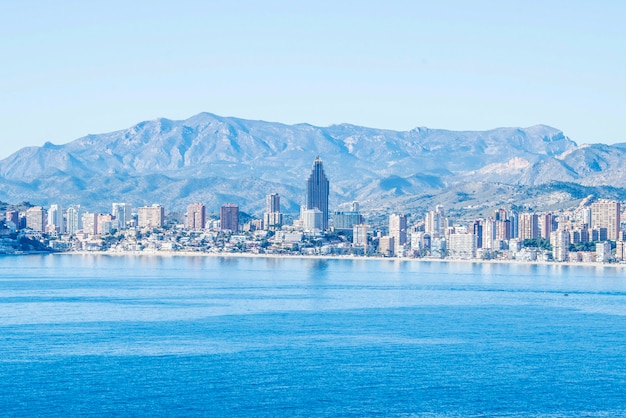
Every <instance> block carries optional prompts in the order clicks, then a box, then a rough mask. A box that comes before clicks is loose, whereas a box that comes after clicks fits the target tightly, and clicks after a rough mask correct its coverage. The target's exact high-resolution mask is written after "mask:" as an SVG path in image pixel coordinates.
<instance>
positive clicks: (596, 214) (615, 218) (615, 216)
mask: <svg viewBox="0 0 626 418" xmlns="http://www.w3.org/2000/svg"><path fill="white" fill-rule="evenodd" d="M620 212H621V206H620V203H619V202H616V201H610V200H601V201H599V202H594V203H592V204H591V229H592V230H597V231H600V230H601V229H602V228H606V239H608V240H609V241H617V239H618V238H619V231H620V222H621V219H620ZM602 238H604V237H601V238H600V239H602Z"/></svg>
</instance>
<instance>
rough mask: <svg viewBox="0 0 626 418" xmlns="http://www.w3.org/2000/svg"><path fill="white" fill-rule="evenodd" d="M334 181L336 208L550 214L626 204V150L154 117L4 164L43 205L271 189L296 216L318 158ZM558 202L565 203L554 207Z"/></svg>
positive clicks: (249, 206)
mask: <svg viewBox="0 0 626 418" xmlns="http://www.w3.org/2000/svg"><path fill="white" fill-rule="evenodd" d="M317 155H319V156H321V158H322V159H323V161H324V168H325V171H326V174H327V176H328V178H329V180H330V183H331V208H333V209H335V208H337V207H340V206H341V205H342V204H347V203H349V202H351V201H353V200H358V201H359V202H361V205H362V206H363V207H364V209H366V210H368V209H370V210H375V209H376V210H378V209H383V208H384V207H390V208H394V207H395V208H398V209H400V210H405V211H412V210H421V209H422V208H424V207H427V206H428V205H431V204H433V203H437V202H439V203H442V204H445V205H448V206H449V207H451V208H453V209H454V208H455V209H456V210H478V211H479V210H481V208H488V207H490V206H497V205H501V204H526V205H530V206H533V207H537V208H543V207H545V208H551V207H556V206H558V205H563V204H566V203H575V202H576V201H577V200H580V199H582V198H583V197H586V196H587V195H589V194H593V195H594V196H596V197H610V198H624V197H626V167H624V164H623V163H624V161H626V160H625V159H624V157H625V156H626V147H624V144H617V145H614V146H609V145H602V144H593V145H581V146H577V144H576V143H575V142H573V141H572V140H570V139H569V138H567V137H566V136H565V135H564V134H563V133H562V132H561V131H559V130H557V129H554V128H551V127H548V126H543V125H537V126H532V127H529V128H523V129H522V128H498V129H493V130H489V131H481V132H478V131H476V132H472V131H467V132H455V131H447V130H440V129H428V128H416V129H413V130H410V131H405V132H399V131H391V130H382V129H373V128H366V127H362V126H354V125H348V124H342V125H333V126H330V127H316V126H312V125H308V124H298V125H284V124H280V123H272V122H263V121H252V120H244V119H237V118H231V117H220V116H216V115H213V114H210V113H201V114H198V115H196V116H193V117H191V118H189V119H186V120H182V121H174V120H168V119H163V118H161V119H156V120H152V121H146V122H141V123H138V124H137V125H135V126H132V127H130V128H128V129H124V130H121V131H116V132H111V133H105V134H99V135H88V136H86V137H83V138H79V139H77V140H75V141H72V142H70V143H68V144H65V145H53V144H51V143H46V144H45V145H43V146H41V147H27V148H23V149H21V150H20V151H18V152H16V153H14V154H13V155H11V156H9V157H8V158H6V159H4V160H2V161H0V199H1V200H4V201H9V202H18V201H23V200H27V201H31V203H35V204H44V205H47V204H51V203H61V204H63V205H68V204H73V203H80V204H82V205H84V206H86V207H87V208H90V209H92V210H108V209H110V203H111V202H114V201H125V202H130V203H133V204H134V205H143V204H151V203H161V204H163V205H165V206H166V207H167V208H168V209H175V210H182V209H184V208H185V207H186V206H187V205H188V204H189V203H193V202H202V203H205V204H207V207H208V210H209V211H217V208H218V207H219V206H220V205H221V204H223V203H227V202H234V203H238V204H239V205H240V206H241V208H242V210H244V211H247V212H262V210H263V206H264V197H265V195H266V194H268V193H274V192H277V193H279V194H280V195H281V197H282V200H281V203H282V204H283V210H284V211H285V212H289V211H291V212H297V211H298V208H299V205H300V204H302V203H303V199H304V185H305V181H306V178H307V176H308V174H309V171H310V168H311V164H312V162H313V159H314V158H315V157H316V156H317ZM555 205H556V206H555Z"/></svg>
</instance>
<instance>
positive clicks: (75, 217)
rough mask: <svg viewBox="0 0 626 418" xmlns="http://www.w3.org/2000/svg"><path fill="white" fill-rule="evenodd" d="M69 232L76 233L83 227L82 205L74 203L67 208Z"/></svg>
mask: <svg viewBox="0 0 626 418" xmlns="http://www.w3.org/2000/svg"><path fill="white" fill-rule="evenodd" d="M66 217H67V233H68V234H70V235H75V234H76V233H77V232H78V231H80V230H81V229H83V219H82V212H81V209H80V205H72V206H70V207H69V208H67V212H66Z"/></svg>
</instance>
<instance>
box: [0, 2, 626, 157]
mask: <svg viewBox="0 0 626 418" xmlns="http://www.w3.org/2000/svg"><path fill="white" fill-rule="evenodd" d="M0 19H1V24H0V54H1V57H2V58H1V61H0V98H1V100H0V146H1V148H0V158H4V157H6V156H8V155H9V154H10V153H12V152H14V151H16V150H17V149H19V148H21V147H23V146H27V145H42V144H43V143H44V142H45V141H51V142H53V143H55V144H62V143H66V142H69V141H71V140H73V139H76V138H78V137H81V136H84V135H86V134H88V133H103V132H110V131H114V130H119V129H125V128H127V127H130V126H132V125H133V124H135V123H137V122H140V121H143V120H148V119H155V118H157V117H166V118H170V119H185V118H187V117H190V116H192V115H194V114H196V113H199V112H203V111H206V112H211V113H216V114H218V115H222V116H237V117H241V118H246V119H263V120H268V121H276V122H284V123H289V124H291V123H299V122H308V123H311V124H314V125H319V126H327V125H330V124H335V123H342V122H348V123H353V124H358V125H365V126H370V127H378V128H389V129H396V130H408V129H412V128H414V127H417V126H427V127H430V128H446V129H453V130H483V129H490V128H495V127H500V126H522V127H526V126H531V125H535V124H547V125H551V126H554V127H556V128H559V129H562V130H563V131H564V132H565V134H566V135H568V136H569V137H570V138H572V139H573V140H574V141H576V142H578V143H585V142H604V143H614V142H623V141H626V133H625V132H626V131H625V130H624V122H625V121H626V24H625V22H626V2H623V1H618V0H616V1H594V2H591V1H573V0H568V1H549V0H548V1H527V2H502V1H437V2H436V1H407V0H402V1H396V0H386V1H378V2H374V1H364V0H361V1H350V0H345V1H341V0H332V1H325V0H315V1H287V0H285V1H271V0H265V1H240V0H229V1H220V2H218V1H213V2H212V1H205V2H201V1H186V0H178V1H168V2H166V1H158V0H151V1H127V0H124V1H112V0H107V1H82V0H80V1H62V0H56V1H29V0H20V1H4V2H2V4H1V5H0Z"/></svg>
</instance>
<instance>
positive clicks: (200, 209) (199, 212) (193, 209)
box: [187, 203, 206, 231]
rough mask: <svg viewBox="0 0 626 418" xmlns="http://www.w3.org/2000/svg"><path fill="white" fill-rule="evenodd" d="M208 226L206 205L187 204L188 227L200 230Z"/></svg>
mask: <svg viewBox="0 0 626 418" xmlns="http://www.w3.org/2000/svg"><path fill="white" fill-rule="evenodd" d="M205 227H206V207H205V206H204V205H203V204H202V203H193V204H191V205H189V206H187V228H188V229H190V230H192V231H198V230H201V229H204V228H205Z"/></svg>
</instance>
